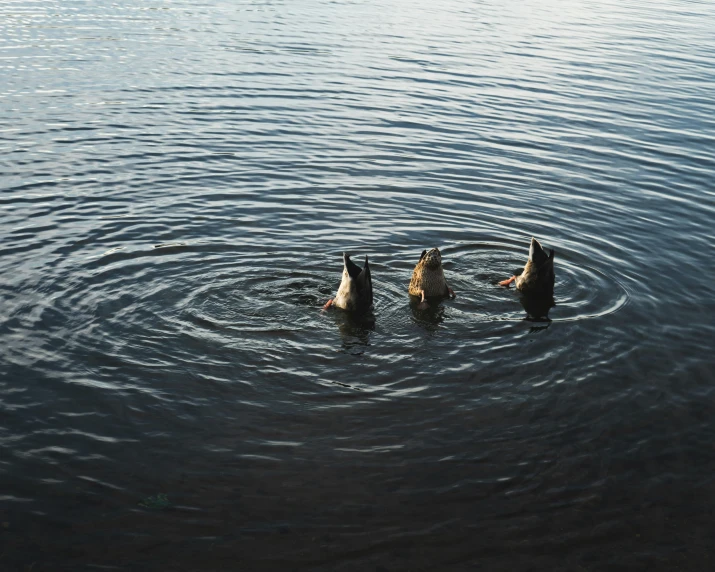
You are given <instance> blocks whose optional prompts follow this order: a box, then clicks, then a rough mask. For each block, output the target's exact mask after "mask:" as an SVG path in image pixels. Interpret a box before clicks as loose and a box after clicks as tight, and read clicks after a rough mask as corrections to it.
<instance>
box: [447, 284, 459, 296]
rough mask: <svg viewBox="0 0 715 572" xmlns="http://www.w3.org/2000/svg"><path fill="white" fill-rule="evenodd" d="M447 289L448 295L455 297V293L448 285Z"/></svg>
mask: <svg viewBox="0 0 715 572" xmlns="http://www.w3.org/2000/svg"><path fill="white" fill-rule="evenodd" d="M447 290H448V291H449V296H450V297H451V298H456V297H457V295H456V294H455V293H454V290H452V289H451V288H450V287H449V286H447Z"/></svg>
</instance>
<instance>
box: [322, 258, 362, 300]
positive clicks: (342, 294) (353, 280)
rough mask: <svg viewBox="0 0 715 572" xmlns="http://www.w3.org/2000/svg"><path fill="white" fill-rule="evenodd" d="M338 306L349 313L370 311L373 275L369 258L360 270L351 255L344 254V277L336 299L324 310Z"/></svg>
mask: <svg viewBox="0 0 715 572" xmlns="http://www.w3.org/2000/svg"><path fill="white" fill-rule="evenodd" d="M330 306H336V307H338V308H341V309H343V310H348V311H364V310H369V309H370V307H371V306H372V275H371V274H370V264H369V262H368V259H367V256H366V257H365V265H364V266H363V267H362V268H360V267H359V266H358V265H357V264H355V263H354V262H353V261H352V260H350V255H349V254H347V253H343V277H342V280H341V282H340V287H339V288H338V293H337V294H336V295H335V298H333V299H332V300H329V301H328V303H327V304H325V306H324V308H325V309H327V308H329V307H330Z"/></svg>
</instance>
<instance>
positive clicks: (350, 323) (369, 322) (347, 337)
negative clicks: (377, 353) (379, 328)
mask: <svg viewBox="0 0 715 572" xmlns="http://www.w3.org/2000/svg"><path fill="white" fill-rule="evenodd" d="M332 315H333V319H334V320H335V324H336V325H337V327H338V331H339V332H340V337H341V338H342V340H343V343H342V348H343V350H345V351H347V352H348V353H351V354H353V355H360V354H362V353H363V352H364V351H365V347H367V346H369V345H370V335H371V334H372V332H374V331H375V315H374V314H373V312H372V311H368V312H345V311H342V310H336V311H334V312H332Z"/></svg>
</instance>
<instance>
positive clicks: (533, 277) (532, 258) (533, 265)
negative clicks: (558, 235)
mask: <svg viewBox="0 0 715 572" xmlns="http://www.w3.org/2000/svg"><path fill="white" fill-rule="evenodd" d="M512 282H516V289H517V290H519V291H520V292H524V293H525V294H552V295H553V293H554V251H553V249H552V250H551V252H550V253H549V254H546V251H545V250H544V249H543V247H542V246H541V244H540V243H539V241H538V240H536V239H535V238H533V237H532V239H531V246H530V247H529V260H528V261H527V262H526V266H524V271H523V272H522V273H521V274H520V275H519V276H512V277H511V278H509V279H507V280H502V281H501V282H499V285H500V286H509V284H511V283H512Z"/></svg>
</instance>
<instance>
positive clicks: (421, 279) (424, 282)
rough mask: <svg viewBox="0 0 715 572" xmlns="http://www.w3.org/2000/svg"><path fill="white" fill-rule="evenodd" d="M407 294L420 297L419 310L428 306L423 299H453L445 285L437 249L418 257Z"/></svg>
mask: <svg viewBox="0 0 715 572" xmlns="http://www.w3.org/2000/svg"><path fill="white" fill-rule="evenodd" d="M408 292H409V293H410V295H411V296H419V297H420V303H419V306H417V307H418V308H420V309H424V308H427V307H428V306H429V305H428V304H427V302H426V301H425V298H432V297H437V296H452V297H455V294H454V291H453V290H452V289H451V288H450V287H449V286H448V285H447V280H446V278H445V277H444V270H442V255H441V254H440V252H439V248H432V249H430V250H423V251H422V256H420V260H419V262H418V263H417V266H415V269H414V271H413V272H412V280H410V286H409V288H408Z"/></svg>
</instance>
